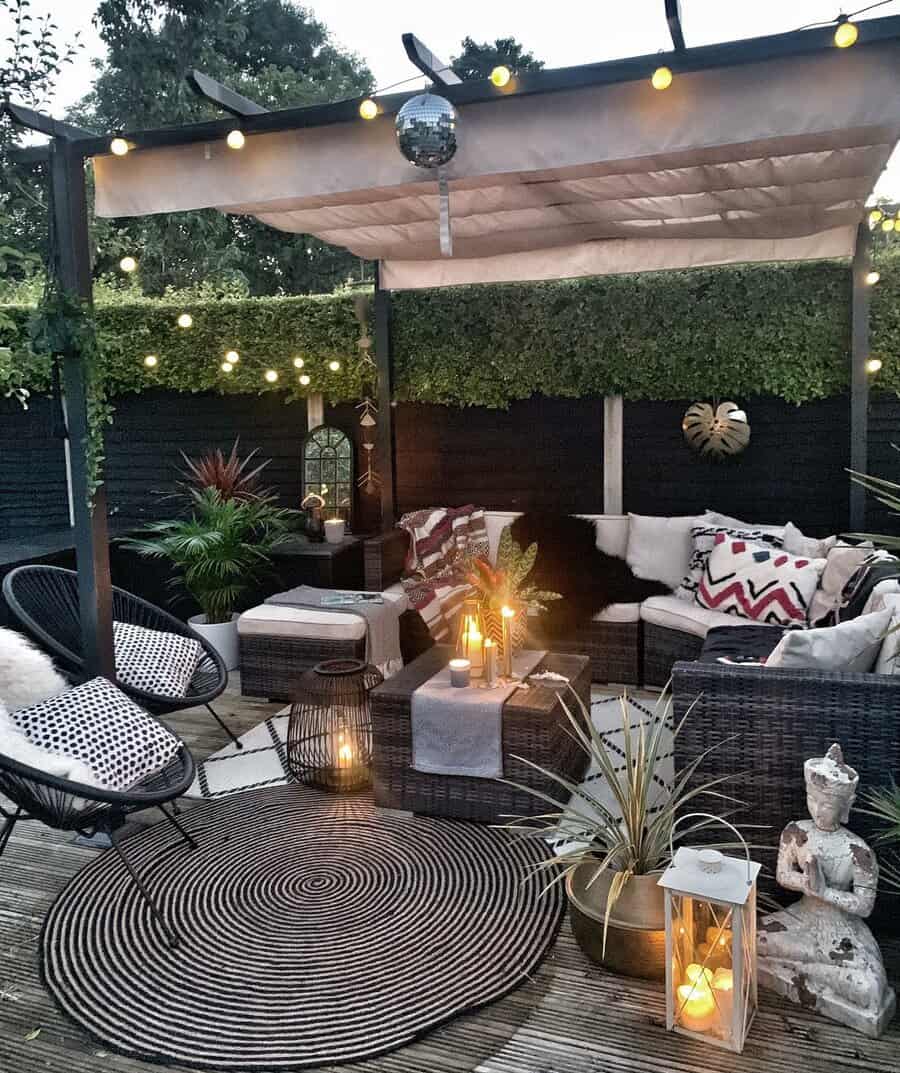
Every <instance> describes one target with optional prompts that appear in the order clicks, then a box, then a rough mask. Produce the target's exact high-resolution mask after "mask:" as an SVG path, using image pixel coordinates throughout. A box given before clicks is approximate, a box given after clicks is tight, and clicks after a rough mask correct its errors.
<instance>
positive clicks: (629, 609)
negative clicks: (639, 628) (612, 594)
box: [593, 604, 641, 622]
mask: <svg viewBox="0 0 900 1073" xmlns="http://www.w3.org/2000/svg"><path fill="white" fill-rule="evenodd" d="M640 617H641V605H640V604H610V605H609V607H604V608H603V610H602V611H598V612H597V614H596V615H594V616H593V621H594V622H639V621H640Z"/></svg>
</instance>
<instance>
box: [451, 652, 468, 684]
mask: <svg viewBox="0 0 900 1073" xmlns="http://www.w3.org/2000/svg"><path fill="white" fill-rule="evenodd" d="M471 674H472V663H471V661H470V660H467V659H451V660H450V685H452V686H456V687H457V688H458V689H462V688H463V687H464V686H467V685H469V682H470V679H471Z"/></svg>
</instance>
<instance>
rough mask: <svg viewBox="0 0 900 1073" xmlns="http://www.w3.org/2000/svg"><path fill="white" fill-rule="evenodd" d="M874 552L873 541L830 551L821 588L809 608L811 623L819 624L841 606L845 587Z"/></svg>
mask: <svg viewBox="0 0 900 1073" xmlns="http://www.w3.org/2000/svg"><path fill="white" fill-rule="evenodd" d="M873 550H874V549H873V546H872V543H871V541H867V542H866V543H863V544H858V545H857V544H835V546H834V547H833V548H831V549H829V551H828V553H827V554H826V556H825V569H824V570H823V571H822V579H821V581H820V582H819V588H818V590H817V591H816V594H815V595H814V596H813V598H812V603H811V604H810V607H809V621H810V622H812V623H816V622H818V621H819V619H821V618H824V617H825V615H827V614H830V613H831V612H832V611H834V610H835V609H836V608H837V607H839V606H840V603H841V592H842V591H843V588H844V586H845V585H846V584H847V582H848V581H849V580H850V578H851V577H852V576H853V574H854V573H855V572H856V570H857V569H858V568H859V566H860V564H861V563H862V561H863V559H865V558H866V557H867V556H869V555H871V554H872V551H873ZM876 588H877V586H876ZM873 595H874V592H873ZM866 610H868V607H867V608H866Z"/></svg>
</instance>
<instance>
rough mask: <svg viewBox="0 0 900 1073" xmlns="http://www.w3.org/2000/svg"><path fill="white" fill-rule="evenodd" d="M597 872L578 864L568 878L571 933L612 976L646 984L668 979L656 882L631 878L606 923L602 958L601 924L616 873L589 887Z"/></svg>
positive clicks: (660, 897)
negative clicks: (630, 978) (604, 948)
mask: <svg viewBox="0 0 900 1073" xmlns="http://www.w3.org/2000/svg"><path fill="white" fill-rule="evenodd" d="M595 873H596V866H595V865H593V864H591V863H585V864H580V865H579V866H578V867H577V868H576V869H575V870H574V871H573V872H570V873H569V874H568V875H567V876H566V893H567V894H568V896H569V917H570V919H571V922H572V932H573V934H574V936H575V938H576V940H577V942H578V945H579V946H580V947H581V949H582V950H583V951H584V953H585V954H587V956H588V957H589V958H590V959H591V961H594V962H596V963H597V964H598V965H602V966H603V967H604V968H605V969H609V970H610V971H611V972H618V973H621V974H622V975H623V976H637V977H640V978H641V979H644V980H664V979H665V977H666V932H665V926H666V925H665V903H664V899H663V890H662V887H660V886H658V885H657V881H658V879H659V876H656V875H651V876H632V877H631V879H629V880H628V882H627V883H626V884H625V888H624V890H623V891H622V894H621V895H620V897H619V900H618V901H617V902H616V904H615V907H614V908H613V911H612V913H611V914H610V918H609V928H608V930H607V935H606V952H605V953H604V951H603V920H604V917H605V916H606V897H607V894H608V893H609V887H610V884H611V882H612V878H613V875H614V874H615V873H614V872H612V871H610V870H607V871H605V872H604V873H603V874H602V875H600V876H599V877H598V878H597V879H596V880H595V881H594V882H593V883H592V884H591V885H590V886H588V884H589V883H590V880H591V877H592V876H593V875H594V874H595Z"/></svg>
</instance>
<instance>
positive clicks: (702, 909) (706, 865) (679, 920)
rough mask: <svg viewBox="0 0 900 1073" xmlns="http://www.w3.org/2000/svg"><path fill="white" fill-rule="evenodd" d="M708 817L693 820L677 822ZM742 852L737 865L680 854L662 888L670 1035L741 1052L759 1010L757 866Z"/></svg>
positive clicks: (716, 855)
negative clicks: (702, 1041)
mask: <svg viewBox="0 0 900 1073" xmlns="http://www.w3.org/2000/svg"><path fill="white" fill-rule="evenodd" d="M704 815H705V814H704V813H690V814H688V815H686V816H682V817H680V818H679V820H678V822H679V823H680V822H682V821H684V820H687V819H692V818H697V817H701V816H704ZM706 818H707V819H710V820H715V819H716V817H713V816H706ZM718 822H723V823H724V821H721V820H720V821H718ZM726 826H727V827H729V828H731V830H732V831H734V832H735V834H736V835H737V836H738V838H741V836H740V833H739V832H738V831H737V830H736V829H735V828H734V827H732V826H731V824H726ZM741 841H742V842H743V839H742V838H741ZM744 849H745V851H746V857H745V858H744V859H739V858H737V857H726V856H725V855H724V854H723V853H720V852H719V851H718V850H715V849H691V848H689V847H687V846H682V847H681V848H680V849H679V850H678V852H677V853H676V854H675V855H674V857H673V858H672V864H671V865H670V866H669V867H668V868H667V869H666V871H665V872H664V873H663V875H662V876H661V877H660V880H659V885H660V886H661V887H664V888H665V906H666V1027H667V1028H668V1029H669V1030H670V1031H672V1030H674V1031H675V1032H682V1033H684V1034H685V1035H688V1036H694V1037H696V1038H698V1039H705V1040H709V1042H710V1043H714V1044H716V1045H717V1046H719V1047H726V1048H727V1049H728V1050H732V1051H737V1052H740V1051H742V1050H743V1049H744V1041H745V1040H746V1038H747V1032H748V1031H749V1028H750V1024H751V1022H752V1021H753V1017H754V1014H755V1013H756V1005H757V996H756V878H757V876H758V875H759V870H760V865H758V864H756V863H755V862H753V861H751V860H750V853H749V850H748V849H747V844H746V842H745V843H744Z"/></svg>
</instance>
